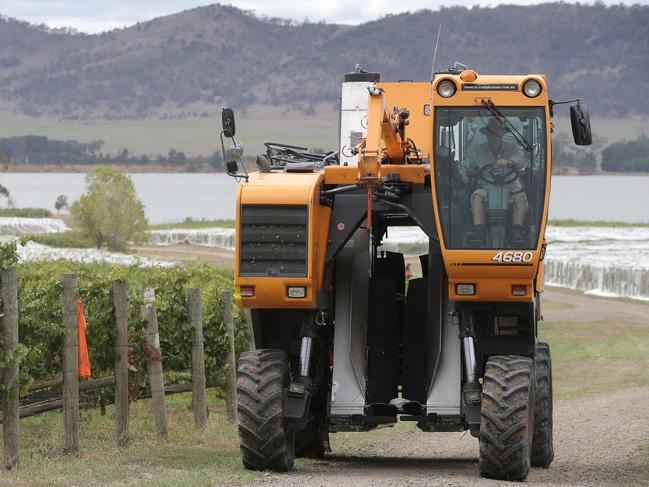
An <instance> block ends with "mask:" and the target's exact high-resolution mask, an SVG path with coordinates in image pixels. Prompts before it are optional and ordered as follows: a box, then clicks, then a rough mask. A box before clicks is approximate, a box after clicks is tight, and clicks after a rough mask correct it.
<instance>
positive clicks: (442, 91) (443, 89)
mask: <svg viewBox="0 0 649 487" xmlns="http://www.w3.org/2000/svg"><path fill="white" fill-rule="evenodd" d="M456 90H457V88H456V87H455V83H453V82H452V81H451V80H450V79H445V80H443V81H440V82H439V84H438V85H437V93H439V96H441V97H442V98H450V97H452V96H453V95H454V94H455V91H456Z"/></svg>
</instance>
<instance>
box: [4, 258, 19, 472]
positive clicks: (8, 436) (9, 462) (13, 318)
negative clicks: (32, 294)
mask: <svg viewBox="0 0 649 487" xmlns="http://www.w3.org/2000/svg"><path fill="white" fill-rule="evenodd" d="M0 286H1V287H0V299H1V300H2V318H1V321H2V334H3V338H4V356H5V357H8V356H10V355H12V354H13V353H14V351H15V350H16V347H17V346H18V279H17V277H16V267H15V266H14V267H10V268H9V269H2V270H0ZM2 384H3V386H4V392H3V394H2V441H3V445H4V467H5V468H8V469H10V468H13V467H15V466H16V465H18V462H19V460H20V411H19V407H20V405H19V399H20V398H19V394H20V391H19V389H20V388H19V384H18V363H17V362H16V361H15V360H13V361H11V363H10V364H8V365H7V366H6V367H5V368H4V369H3V371H2Z"/></svg>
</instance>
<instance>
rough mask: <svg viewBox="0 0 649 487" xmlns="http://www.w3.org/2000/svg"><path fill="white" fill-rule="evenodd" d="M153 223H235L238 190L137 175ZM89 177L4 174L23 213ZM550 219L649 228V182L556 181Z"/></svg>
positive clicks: (219, 177)
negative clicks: (187, 220)
mask: <svg viewBox="0 0 649 487" xmlns="http://www.w3.org/2000/svg"><path fill="white" fill-rule="evenodd" d="M130 176H131V178H132V179H133V182H134V184H135V187H136V190H137V193H138V196H139V197H140V199H141V200H142V202H143V203H144V205H145V207H146V214H147V217H148V218H149V220H150V221H151V222H152V223H165V222H177V221H181V220H184V219H185V218H187V217H191V218H194V219H202V218H205V219H210V220H212V219H221V218H222V219H233V218H234V214H235V197H236V189H237V185H236V183H235V182H234V180H233V179H232V178H230V177H229V176H227V175H225V174H214V173H210V174H185V173H183V174H131V175H130ZM84 177H85V175H84V174H73V173H70V174H68V173H2V174H0V184H3V185H4V186H5V187H6V188H7V189H8V190H9V191H10V193H11V195H12V197H13V198H14V201H15V203H16V206H17V207H39V208H52V209H53V207H54V201H55V200H56V198H57V196H58V195H60V194H65V195H67V196H68V199H69V200H70V201H73V200H75V199H77V198H78V197H79V196H80V195H81V194H82V193H83V192H84ZM550 218H551V219H568V218H573V219H577V220H607V221H625V222H645V223H647V222H649V176H554V177H553V178H552V196H551V199H550Z"/></svg>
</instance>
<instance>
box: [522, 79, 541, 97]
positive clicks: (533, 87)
mask: <svg viewBox="0 0 649 487" xmlns="http://www.w3.org/2000/svg"><path fill="white" fill-rule="evenodd" d="M542 90H543V88H541V83H539V82H538V81H536V80H535V79H528V80H527V81H526V82H525V83H523V93H524V94H525V96H527V97H529V98H536V97H537V96H539V95H540V94H541V91H542Z"/></svg>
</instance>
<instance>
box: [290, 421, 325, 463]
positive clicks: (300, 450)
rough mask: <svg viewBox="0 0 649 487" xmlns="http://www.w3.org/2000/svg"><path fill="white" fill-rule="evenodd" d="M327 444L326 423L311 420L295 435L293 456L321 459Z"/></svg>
mask: <svg viewBox="0 0 649 487" xmlns="http://www.w3.org/2000/svg"><path fill="white" fill-rule="evenodd" d="M326 444H327V445H328V444H329V431H328V428H327V425H326V423H325V422H324V421H323V420H321V419H318V418H315V417H314V418H313V419H312V420H311V421H309V423H308V424H307V425H306V427H305V428H304V429H303V430H301V431H298V432H297V433H296V434H295V456H296V457H298V458H322V457H324V454H325V451H326V447H325V445H326Z"/></svg>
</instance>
